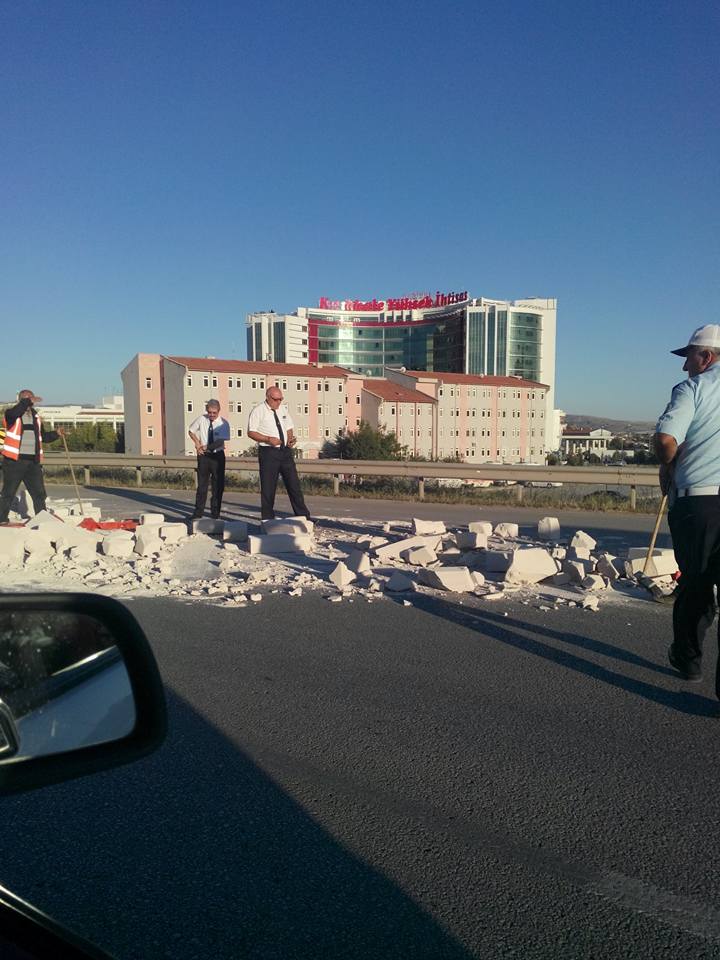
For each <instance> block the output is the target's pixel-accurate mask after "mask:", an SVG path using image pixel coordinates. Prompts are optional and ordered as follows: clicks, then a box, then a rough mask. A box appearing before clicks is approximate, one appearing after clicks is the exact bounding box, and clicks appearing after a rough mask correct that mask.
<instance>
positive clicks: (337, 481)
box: [333, 473, 340, 497]
mask: <svg viewBox="0 0 720 960" xmlns="http://www.w3.org/2000/svg"><path fill="white" fill-rule="evenodd" d="M333 493H334V494H335V496H336V497H339V496H340V474H339V473H334V474H333Z"/></svg>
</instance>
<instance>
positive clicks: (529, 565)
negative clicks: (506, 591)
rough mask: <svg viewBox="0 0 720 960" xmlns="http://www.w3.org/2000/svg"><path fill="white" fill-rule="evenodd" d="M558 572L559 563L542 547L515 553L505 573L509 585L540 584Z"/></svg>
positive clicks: (529, 548)
mask: <svg viewBox="0 0 720 960" xmlns="http://www.w3.org/2000/svg"><path fill="white" fill-rule="evenodd" d="M557 572H558V568H557V563H556V562H555V560H553V558H552V557H551V556H550V554H549V552H548V551H547V550H544V549H543V548H542V547H525V548H522V549H520V550H516V551H515V552H514V553H513V558H512V563H511V564H510V566H509V567H508V569H507V572H506V573H505V580H506V581H507V582H508V583H539V582H540V581H541V580H546V579H547V578H548V577H554V576H555V574H556V573H557Z"/></svg>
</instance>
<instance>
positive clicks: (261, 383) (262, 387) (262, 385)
mask: <svg viewBox="0 0 720 960" xmlns="http://www.w3.org/2000/svg"><path fill="white" fill-rule="evenodd" d="M260 389H261V390H264V389H265V381H264V380H261V381H260Z"/></svg>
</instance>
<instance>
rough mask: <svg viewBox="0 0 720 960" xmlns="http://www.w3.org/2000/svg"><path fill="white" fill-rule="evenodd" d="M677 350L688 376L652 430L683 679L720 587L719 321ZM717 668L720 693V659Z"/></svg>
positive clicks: (691, 672)
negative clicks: (676, 577)
mask: <svg viewBox="0 0 720 960" xmlns="http://www.w3.org/2000/svg"><path fill="white" fill-rule="evenodd" d="M672 352H673V353H675V354H677V355H678V356H681V357H685V364H684V366H683V370H685V371H687V374H688V379H687V380H684V381H683V382H682V383H678V384H677V385H676V386H675V387H673V391H672V397H671V400H670V403H669V404H668V405H667V407H666V408H665V411H664V413H663V414H662V415H661V417H660V419H659V420H658V423H657V427H656V433H655V451H656V453H657V457H658V460H659V461H660V464H661V466H660V486H661V488H662V491H663V493H667V494H668V498H669V502H670V511H669V514H668V520H669V523H670V532H671V533H672V538H673V547H674V549H675V558H676V560H677V563H678V568H679V570H680V581H679V584H678V587H677V589H676V592H675V605H674V608H673V642H672V644H671V646H670V649H669V651H668V659H669V660H670V663H671V664H672V665H673V666H674V667H675V668H676V669H677V671H678V672H679V673H680V675H681V676H682V678H683V679H684V680H687V681H690V682H699V681H700V680H701V679H702V654H703V640H704V637H705V633H706V631H707V629H708V627H709V626H710V625H711V624H712V622H713V620H714V618H715V589H716V588H717V587H718V586H719V585H720V364H718V363H717V360H718V357H720V325H719V324H708V325H707V326H703V327H699V328H698V329H697V330H695V331H694V332H693V333H692V335H691V337H690V342H689V343H688V345H687V346H686V347H681V348H680V349H678V350H673V351H672ZM718 668H719V669H718V671H716V681H715V684H716V686H715V689H716V693H717V695H718V698H720V662H719V663H718Z"/></svg>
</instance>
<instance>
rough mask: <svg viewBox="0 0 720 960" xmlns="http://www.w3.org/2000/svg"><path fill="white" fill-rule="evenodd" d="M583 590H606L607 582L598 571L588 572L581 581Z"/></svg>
mask: <svg viewBox="0 0 720 960" xmlns="http://www.w3.org/2000/svg"><path fill="white" fill-rule="evenodd" d="M582 586H583V589H585V590H606V589H607V584H606V583H605V580H604V579H603V578H602V577H601V576H600V574H598V573H589V574H588V575H587V576H586V577H585V579H584V580H583V582H582Z"/></svg>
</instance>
